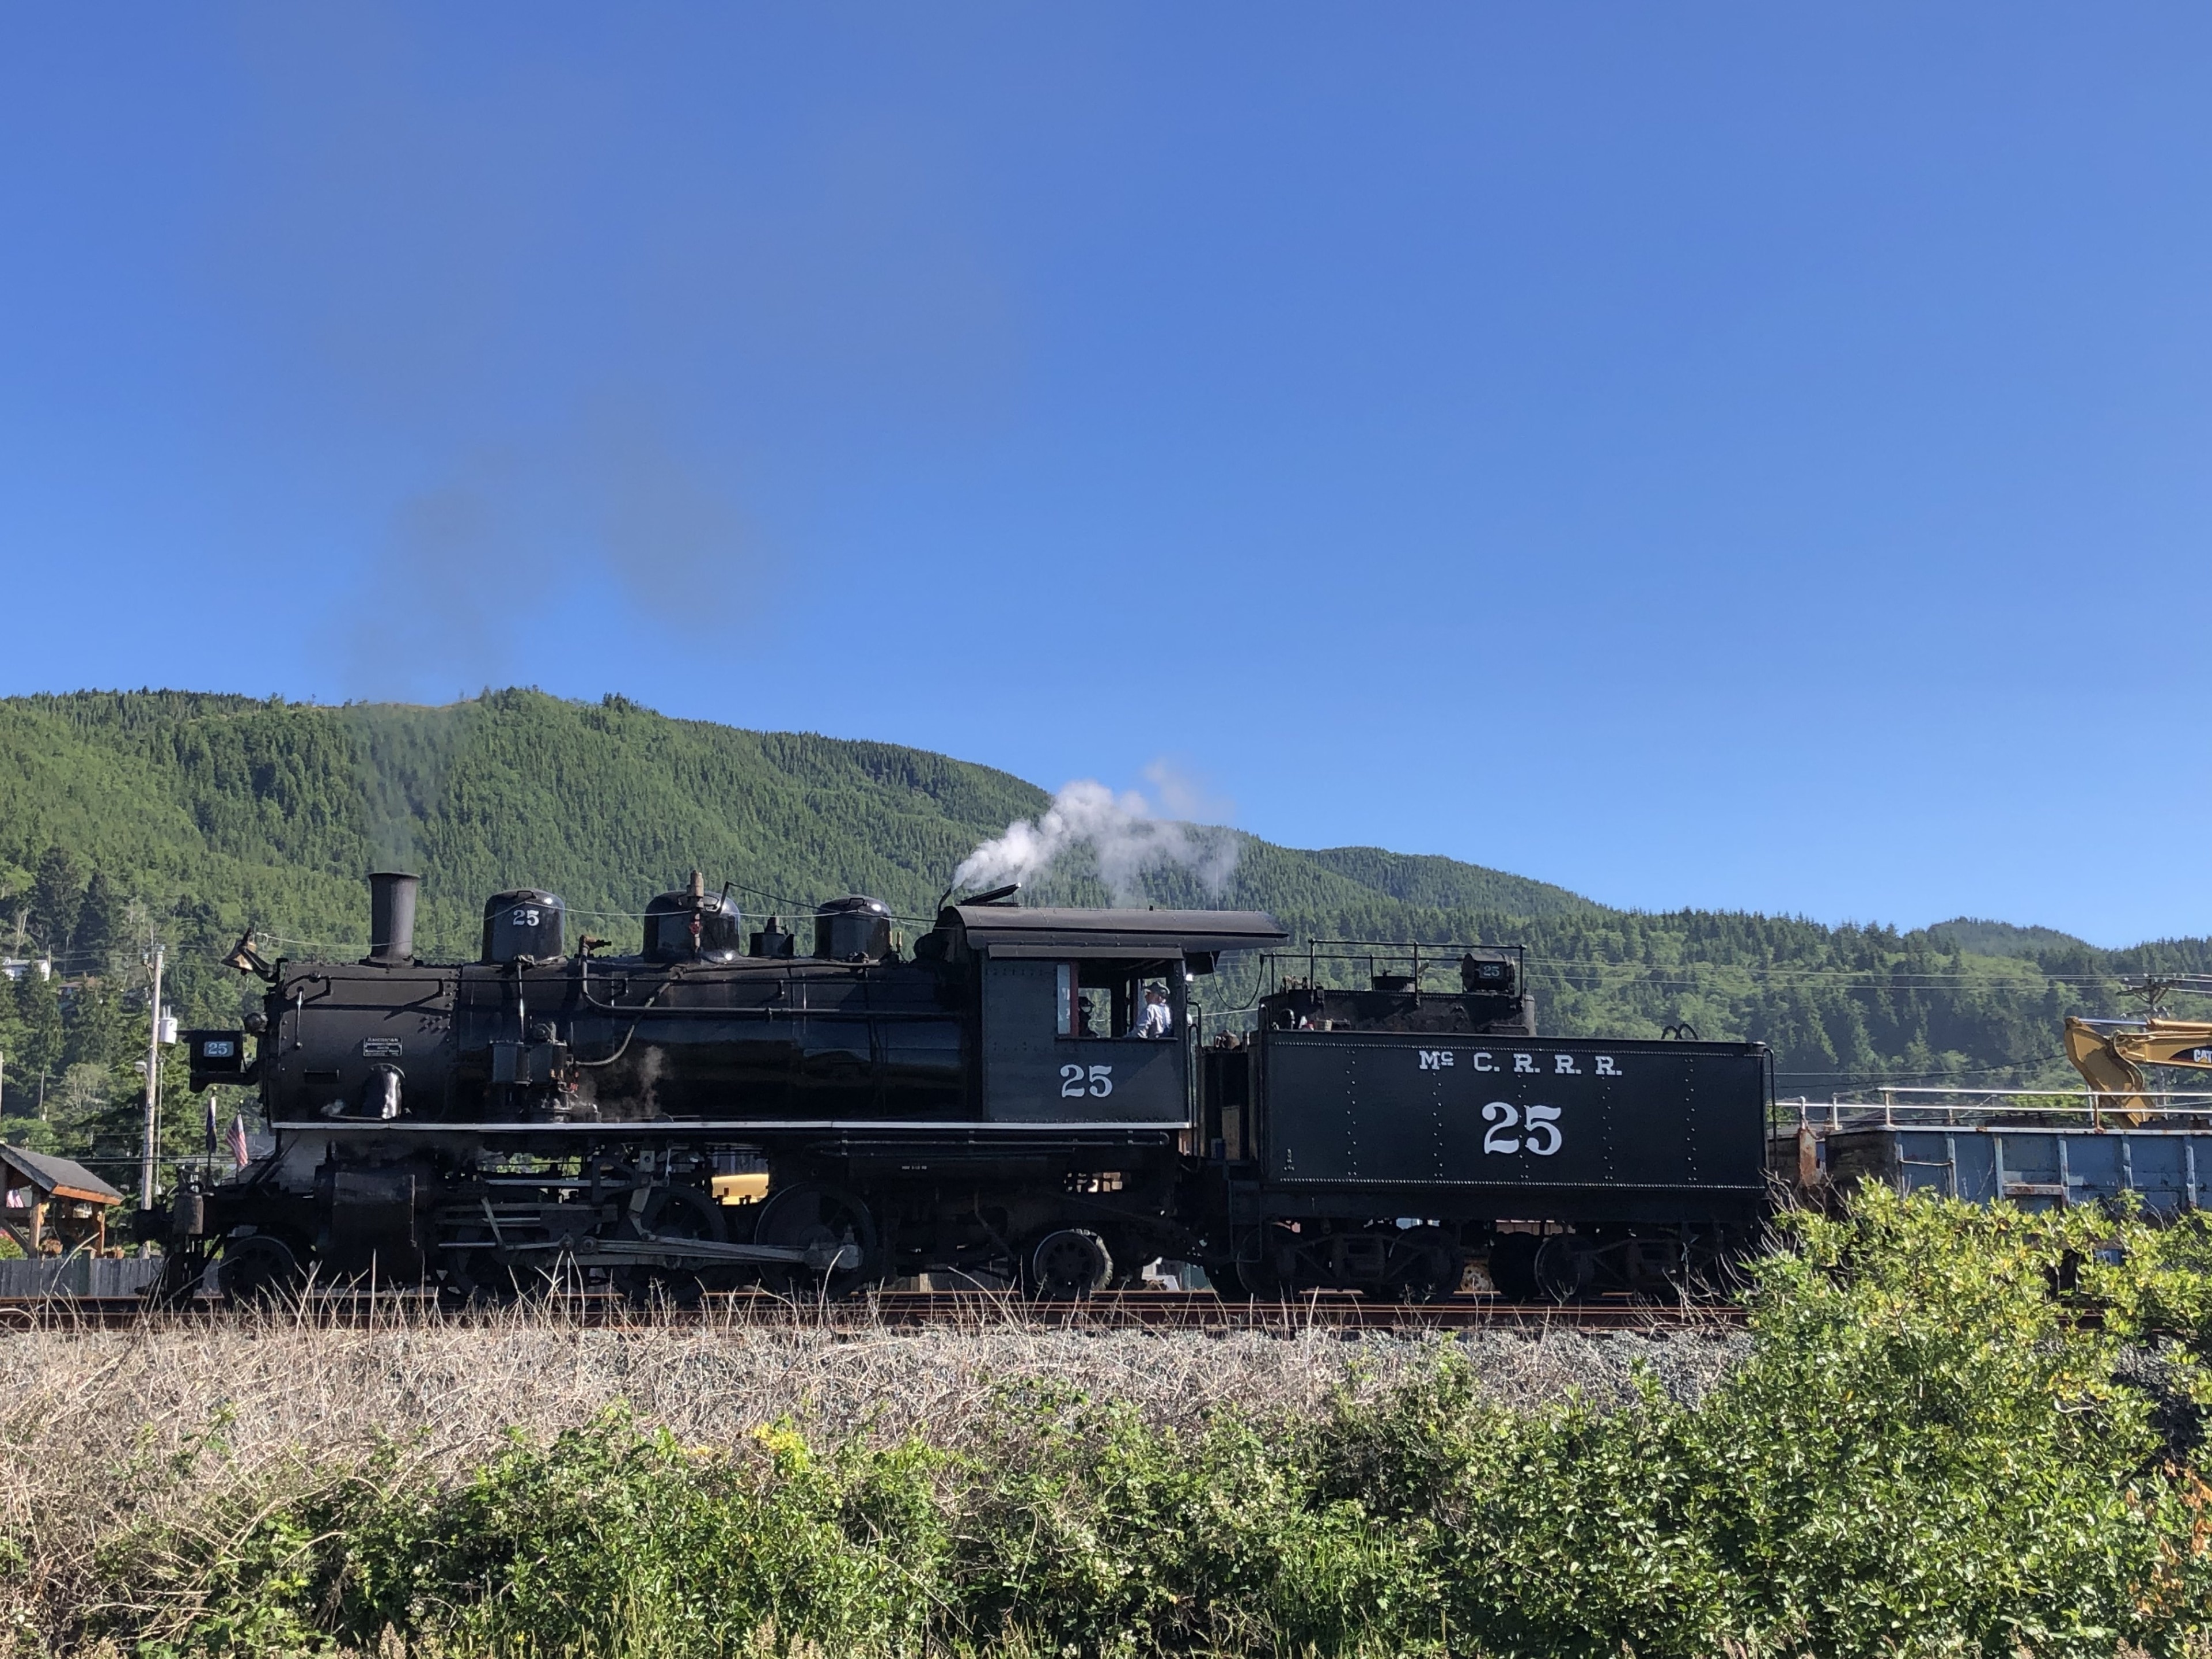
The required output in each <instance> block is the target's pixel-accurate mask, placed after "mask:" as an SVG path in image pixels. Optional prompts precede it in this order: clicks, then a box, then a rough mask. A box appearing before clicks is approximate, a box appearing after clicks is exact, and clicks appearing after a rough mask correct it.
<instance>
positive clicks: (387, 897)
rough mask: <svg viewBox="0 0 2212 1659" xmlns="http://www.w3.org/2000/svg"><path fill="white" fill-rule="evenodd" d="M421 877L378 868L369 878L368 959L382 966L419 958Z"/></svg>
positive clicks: (393, 965)
mask: <svg viewBox="0 0 2212 1659" xmlns="http://www.w3.org/2000/svg"><path fill="white" fill-rule="evenodd" d="M421 886H422V877H420V876H408V875H402V874H401V873H399V872H398V871H396V870H374V871H371V872H369V878H368V960H369V961H370V962H372V963H375V964H376V965H377V966H378V967H380V968H400V967H404V966H405V965H406V964H407V963H409V962H410V961H412V960H413V959H414V957H415V892H416V889H417V888H419V887H421Z"/></svg>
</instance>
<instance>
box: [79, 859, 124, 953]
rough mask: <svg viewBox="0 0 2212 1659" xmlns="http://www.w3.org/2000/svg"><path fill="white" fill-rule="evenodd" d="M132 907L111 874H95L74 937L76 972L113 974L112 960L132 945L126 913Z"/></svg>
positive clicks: (101, 872)
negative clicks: (125, 917)
mask: <svg viewBox="0 0 2212 1659" xmlns="http://www.w3.org/2000/svg"><path fill="white" fill-rule="evenodd" d="M127 908H128V905H127V903H126V902H125V898H124V896H123V895H122V894H121V893H120V892H118V890H116V886H115V884H114V883H113V882H112V881H110V880H108V878H107V872H106V871H105V870H95V871H94V872H92V880H91V882H90V883H89V884H88V885H87V886H86V888H85V890H84V902H83V903H82V904H81V905H80V906H79V907H78V908H77V913H76V927H75V928H74V929H73V930H72V931H71V933H70V942H69V952H70V967H71V969H73V970H74V971H76V972H79V973H88V974H106V973H111V972H112V971H113V969H112V963H110V961H109V958H110V957H112V956H113V955H114V954H115V952H116V951H118V950H119V949H121V948H122V947H123V946H124V945H125V944H126V943H127V942H128V941H127V940H126V939H125V937H124V933H125V921H124V916H125V910H126V909H127Z"/></svg>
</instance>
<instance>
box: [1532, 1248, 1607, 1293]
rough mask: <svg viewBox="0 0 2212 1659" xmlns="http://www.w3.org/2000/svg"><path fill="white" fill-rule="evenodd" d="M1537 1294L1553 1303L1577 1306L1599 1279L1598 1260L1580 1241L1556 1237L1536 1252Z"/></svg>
mask: <svg viewBox="0 0 2212 1659" xmlns="http://www.w3.org/2000/svg"><path fill="white" fill-rule="evenodd" d="M1535 1267H1536V1293H1537V1294H1538V1295H1539V1296H1541V1297H1545V1298H1547V1300H1550V1301H1553V1302H1577V1301H1579V1300H1581V1299H1582V1297H1583V1295H1584V1294H1585V1293H1586V1292H1587V1291H1589V1287H1590V1284H1591V1282H1592V1281H1593V1280H1594V1279H1595V1278H1596V1277H1597V1256H1596V1254H1595V1252H1594V1251H1592V1250H1591V1249H1589V1246H1588V1245H1586V1244H1585V1243H1583V1241H1582V1240H1581V1239H1579V1238H1576V1237H1573V1236H1572V1235H1571V1234H1567V1233H1554V1234H1553V1235H1552V1237H1549V1238H1547V1239H1546V1240H1545V1241H1544V1243H1543V1247H1542V1248H1541V1249H1539V1250H1538V1251H1537V1252H1536V1263H1535Z"/></svg>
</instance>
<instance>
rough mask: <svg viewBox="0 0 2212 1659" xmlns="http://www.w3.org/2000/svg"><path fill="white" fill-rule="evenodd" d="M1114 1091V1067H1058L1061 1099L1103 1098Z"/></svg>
mask: <svg viewBox="0 0 2212 1659" xmlns="http://www.w3.org/2000/svg"><path fill="white" fill-rule="evenodd" d="M1113 1092H1114V1068H1113V1067H1112V1066H1090V1067H1088V1068H1087V1069H1086V1068H1085V1067H1084V1066H1061V1067H1060V1098H1061V1099H1062V1100H1082V1099H1085V1098H1086V1097H1088V1098H1091V1099H1094V1100H1103V1099H1105V1098H1106V1097H1107V1096H1109V1095H1110V1094H1112V1093H1113Z"/></svg>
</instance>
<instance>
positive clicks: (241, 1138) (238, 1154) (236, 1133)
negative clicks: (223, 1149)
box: [230, 1112, 253, 1170]
mask: <svg viewBox="0 0 2212 1659" xmlns="http://www.w3.org/2000/svg"><path fill="white" fill-rule="evenodd" d="M230 1155H231V1157H232V1158H233V1159H234V1160H235V1162H236V1163H237V1164H238V1167H239V1168H240V1169H241V1170H242V1169H244V1168H245V1167H246V1165H247V1164H251V1163H252V1162H253V1154H252V1152H248V1151H247V1150H246V1114H245V1113H243V1112H240V1113H239V1114H238V1115H236V1116H235V1117H234V1118H232V1119H231V1121H230Z"/></svg>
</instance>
